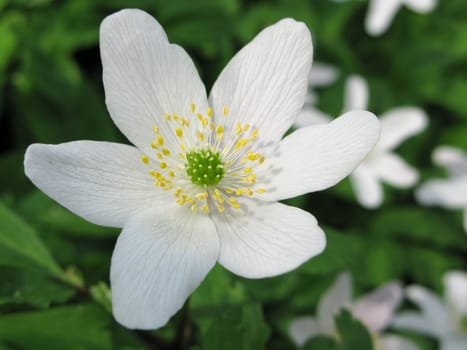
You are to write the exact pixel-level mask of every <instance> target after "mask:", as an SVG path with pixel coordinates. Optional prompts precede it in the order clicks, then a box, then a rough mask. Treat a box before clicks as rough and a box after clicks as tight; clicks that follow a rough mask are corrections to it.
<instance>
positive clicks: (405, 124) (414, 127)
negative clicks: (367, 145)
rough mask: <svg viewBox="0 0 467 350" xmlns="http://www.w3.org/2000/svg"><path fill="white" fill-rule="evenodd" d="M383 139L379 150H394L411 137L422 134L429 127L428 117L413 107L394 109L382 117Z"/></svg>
mask: <svg viewBox="0 0 467 350" xmlns="http://www.w3.org/2000/svg"><path fill="white" fill-rule="evenodd" d="M380 119H381V139H380V141H379V142H378V146H377V148H378V149H379V150H381V151H389V150H393V149H394V148H396V147H397V146H399V145H400V144H401V143H402V142H403V141H405V140H406V139H408V138H409V137H411V136H414V135H416V134H419V133H421V132H422V131H423V130H425V129H426V127H427V125H428V121H429V119H428V116H427V115H426V113H425V112H424V111H423V110H422V109H420V108H418V107H412V106H406V107H398V108H394V109H392V110H390V111H388V112H386V113H384V114H383V115H381V118H380Z"/></svg>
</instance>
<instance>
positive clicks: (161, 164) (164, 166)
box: [159, 162, 167, 169]
mask: <svg viewBox="0 0 467 350" xmlns="http://www.w3.org/2000/svg"><path fill="white" fill-rule="evenodd" d="M159 165H160V167H161V168H162V169H166V168H167V163H166V162H160V164H159Z"/></svg>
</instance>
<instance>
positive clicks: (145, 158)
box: [141, 156, 149, 164]
mask: <svg viewBox="0 0 467 350" xmlns="http://www.w3.org/2000/svg"><path fill="white" fill-rule="evenodd" d="M141 161H142V162H143V163H144V164H149V158H148V156H141Z"/></svg>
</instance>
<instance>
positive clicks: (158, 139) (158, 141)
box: [156, 135, 164, 146]
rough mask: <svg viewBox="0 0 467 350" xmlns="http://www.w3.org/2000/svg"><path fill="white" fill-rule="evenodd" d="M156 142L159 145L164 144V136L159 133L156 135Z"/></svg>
mask: <svg viewBox="0 0 467 350" xmlns="http://www.w3.org/2000/svg"><path fill="white" fill-rule="evenodd" d="M156 142H157V144H158V145H159V146H162V145H163V144H164V138H163V137H162V136H161V135H159V136H157V139H156Z"/></svg>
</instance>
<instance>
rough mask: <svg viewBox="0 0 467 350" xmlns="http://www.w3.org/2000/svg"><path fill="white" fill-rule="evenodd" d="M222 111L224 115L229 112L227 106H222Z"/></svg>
mask: <svg viewBox="0 0 467 350" xmlns="http://www.w3.org/2000/svg"><path fill="white" fill-rule="evenodd" d="M222 113H224V117H227V114H229V108H228V107H227V106H224V109H223V110H222Z"/></svg>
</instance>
